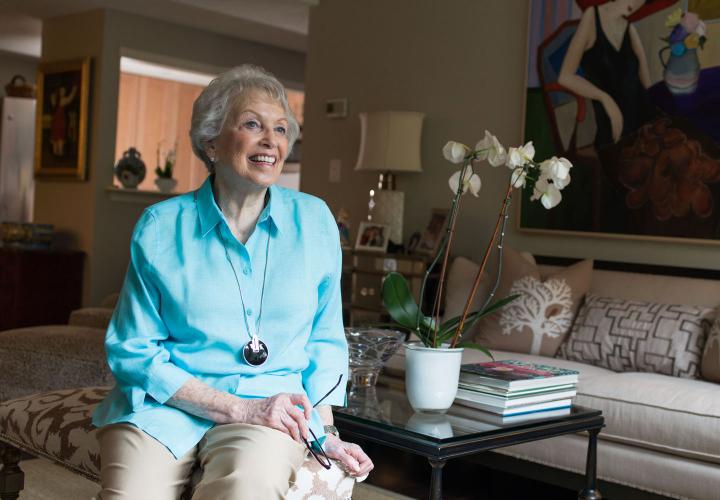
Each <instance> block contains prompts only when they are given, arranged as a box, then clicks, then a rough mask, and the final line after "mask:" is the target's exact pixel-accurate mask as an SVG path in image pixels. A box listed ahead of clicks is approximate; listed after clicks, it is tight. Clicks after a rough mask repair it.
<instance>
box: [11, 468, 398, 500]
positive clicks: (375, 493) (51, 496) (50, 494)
mask: <svg viewBox="0 0 720 500" xmlns="http://www.w3.org/2000/svg"><path fill="white" fill-rule="evenodd" d="M20 468H21V469H22V470H23V471H24V472H25V489H24V490H23V491H22V492H21V493H20V500H90V499H91V498H92V497H93V496H94V495H95V494H96V493H97V491H98V485H97V484H95V483H93V482H92V481H88V480H87V479H85V478H83V477H80V476H78V475H77V474H73V473H72V472H70V471H68V470H65V469H64V468H62V467H60V466H59V465H55V464H53V463H51V462H49V461H47V460H43V459H33V460H24V461H22V462H20ZM353 500H410V497H406V496H403V495H398V494H396V493H393V492H391V491H388V490H384V489H382V488H378V487H377V486H373V485H370V484H364V483H358V484H356V485H355V489H354V491H353Z"/></svg>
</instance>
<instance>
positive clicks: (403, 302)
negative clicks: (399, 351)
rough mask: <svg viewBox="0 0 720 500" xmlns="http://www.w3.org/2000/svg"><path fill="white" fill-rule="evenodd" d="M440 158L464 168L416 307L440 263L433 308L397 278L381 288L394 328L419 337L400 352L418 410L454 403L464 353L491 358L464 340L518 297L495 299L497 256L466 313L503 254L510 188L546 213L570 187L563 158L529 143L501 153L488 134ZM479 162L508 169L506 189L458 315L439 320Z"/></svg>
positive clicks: (453, 181)
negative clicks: (478, 302)
mask: <svg viewBox="0 0 720 500" xmlns="http://www.w3.org/2000/svg"><path fill="white" fill-rule="evenodd" d="M443 156H444V157H445V159H447V160H448V161H450V162H451V163H454V164H462V167H461V168H460V170H458V171H457V172H455V173H454V174H452V175H451V176H450V179H449V185H450V189H451V190H452V192H453V193H454V196H453V198H452V204H451V206H450V214H449V218H448V225H447V230H446V232H445V234H444V236H443V240H442V243H441V245H440V247H439V249H438V252H437V254H436V255H435V257H434V259H433V260H432V262H431V264H430V265H429V266H428V269H427V271H426V273H425V277H424V279H423V283H422V287H421V291H420V301H419V303H420V304H423V303H424V302H423V298H424V295H425V289H426V284H427V280H428V276H430V274H431V272H432V271H433V269H434V268H435V266H437V264H438V263H439V262H440V261H442V264H441V267H440V277H439V280H438V285H437V288H436V292H435V297H434V300H433V308H432V311H431V312H430V314H425V313H424V312H423V311H422V309H421V307H420V306H418V303H417V302H415V299H414V297H413V295H412V293H411V292H410V286H409V285H408V282H407V280H406V279H405V277H404V276H403V275H402V274H400V273H390V274H389V275H388V276H387V277H386V278H385V282H384V284H383V303H384V305H385V307H386V308H387V310H388V313H389V314H390V316H391V317H392V319H393V320H394V321H395V322H396V323H398V324H399V325H401V326H402V327H404V328H406V329H408V330H410V331H411V332H412V333H414V334H415V336H417V338H418V339H419V342H409V343H407V344H406V350H405V355H406V366H405V384H406V391H407V394H408V399H409V400H410V404H411V406H412V407H413V408H414V409H415V410H416V411H429V412H444V411H445V410H447V409H448V408H449V407H450V406H451V405H452V402H453V400H454V399H455V395H456V393H457V387H458V378H459V374H460V364H461V357H462V352H463V349H464V348H472V349H479V350H481V351H483V352H484V353H485V354H486V355H488V356H489V357H491V358H492V353H491V352H490V351H489V350H488V349H486V348H485V347H483V346H482V345H480V344H477V343H474V342H471V341H467V340H463V339H462V337H463V334H464V333H465V332H467V330H468V329H469V328H470V327H472V326H473V325H474V324H475V323H476V322H477V321H478V320H479V319H480V318H482V317H483V316H487V315H488V314H491V313H493V312H495V311H497V310H498V309H500V308H501V307H503V306H504V305H506V304H507V303H509V302H511V301H513V300H515V299H516V298H517V295H512V296H509V297H504V298H501V299H499V300H497V301H495V302H493V299H494V297H495V292H496V290H497V288H498V284H499V282H500V268H499V265H500V261H501V258H498V273H497V277H496V280H495V283H494V285H493V287H492V289H491V290H490V293H489V294H488V297H487V298H486V299H485V300H484V302H483V305H482V307H481V308H480V309H479V310H477V311H470V307H471V304H472V303H473V300H474V298H475V294H476V293H477V290H478V286H479V285H480V279H481V277H482V276H483V274H484V272H485V267H486V265H487V263H488V260H489V257H490V255H491V253H492V251H493V250H495V249H498V251H499V252H502V244H503V239H504V237H505V225H506V223H507V219H508V209H509V207H510V201H511V199H512V194H513V190H514V189H518V188H524V189H531V190H532V195H531V197H530V199H531V200H532V201H536V200H539V201H540V203H542V205H543V206H544V207H545V208H547V209H551V208H553V207H555V206H556V205H558V203H560V201H561V200H562V194H561V191H562V190H563V189H564V188H565V187H566V186H567V185H568V184H569V183H570V169H571V168H572V164H571V163H570V162H569V161H568V160H567V159H565V158H556V157H553V158H550V159H549V160H545V161H543V162H542V163H538V162H536V161H535V159H534V157H535V148H534V147H533V144H532V142H528V143H527V144H525V145H524V146H519V147H516V148H509V149H508V150H506V149H505V147H503V145H502V144H501V143H500V142H499V141H498V139H497V138H496V137H495V136H494V135H492V134H491V133H490V132H487V131H486V132H485V137H484V138H483V139H482V140H480V141H479V142H478V143H477V144H476V145H475V148H474V149H471V148H469V147H468V146H466V145H464V144H462V143H459V142H454V141H450V142H448V143H447V144H446V145H445V147H444V148H443ZM485 161H487V162H488V163H489V164H490V165H491V166H492V167H495V168H498V167H501V166H503V165H504V166H506V167H507V168H508V169H509V170H510V171H509V172H508V177H509V178H508V186H507V190H506V192H505V196H504V198H503V201H502V204H501V206H500V212H499V214H498V217H497V221H496V223H495V228H494V230H493V233H492V236H491V237H490V241H489V242H488V244H487V247H486V249H485V254H484V256H483V259H482V262H481V264H480V269H479V271H478V273H477V275H476V276H475V281H474V283H473V287H472V290H471V291H470V293H469V294H468V297H467V301H466V303H465V307H464V309H463V313H462V314H461V315H460V316H457V317H455V318H450V319H446V320H445V321H443V322H442V323H441V321H440V308H441V305H442V299H443V292H444V285H445V279H446V276H447V269H448V261H449V258H450V250H451V248H452V243H453V237H454V236H455V226H456V223H457V217H458V213H459V210H460V201H461V199H462V195H463V194H465V193H466V192H470V193H471V194H472V195H474V196H476V197H477V196H479V193H480V189H481V186H482V181H481V178H480V175H479V173H478V172H479V170H480V168H481V165H482V164H483V162H485Z"/></svg>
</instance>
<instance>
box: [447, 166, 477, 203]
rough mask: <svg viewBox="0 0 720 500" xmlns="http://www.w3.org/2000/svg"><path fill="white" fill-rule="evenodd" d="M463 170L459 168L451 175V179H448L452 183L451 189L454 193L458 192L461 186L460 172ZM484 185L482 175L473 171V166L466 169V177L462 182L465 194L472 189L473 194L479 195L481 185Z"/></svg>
mask: <svg viewBox="0 0 720 500" xmlns="http://www.w3.org/2000/svg"><path fill="white" fill-rule="evenodd" d="M461 172H462V171H461V170H458V171H457V172H455V173H454V174H452V175H451V176H450V179H449V180H448V184H449V185H450V189H451V190H452V192H453V193H455V194H457V192H458V189H459V187H460V173H461ZM481 186H482V181H481V180H480V176H479V175H478V174H476V173H475V172H473V171H472V169H471V168H467V169H465V178H464V179H463V183H462V193H461V194H464V193H465V192H467V191H468V190H470V193H472V195H473V196H475V197H477V195H478V193H479V192H480V187H481Z"/></svg>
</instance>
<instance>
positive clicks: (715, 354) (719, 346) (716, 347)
mask: <svg viewBox="0 0 720 500" xmlns="http://www.w3.org/2000/svg"><path fill="white" fill-rule="evenodd" d="M700 371H701V373H702V376H703V378H704V379H705V380H710V381H712V382H720V308H719V309H717V310H716V311H715V321H713V326H712V328H711V329H710V334H709V335H708V339H707V342H706V343H705V350H704V351H703V357H702V361H701V362H700Z"/></svg>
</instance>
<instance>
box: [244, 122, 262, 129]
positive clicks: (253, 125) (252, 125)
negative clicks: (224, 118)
mask: <svg viewBox="0 0 720 500" xmlns="http://www.w3.org/2000/svg"><path fill="white" fill-rule="evenodd" d="M245 126H246V127H247V128H258V127H259V126H260V124H259V123H258V122H256V121H255V120H250V121H247V122H245Z"/></svg>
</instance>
